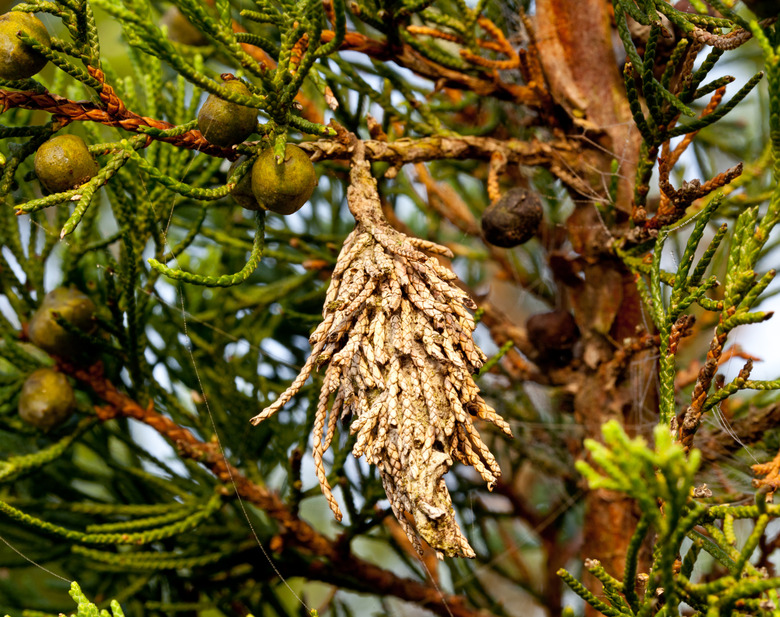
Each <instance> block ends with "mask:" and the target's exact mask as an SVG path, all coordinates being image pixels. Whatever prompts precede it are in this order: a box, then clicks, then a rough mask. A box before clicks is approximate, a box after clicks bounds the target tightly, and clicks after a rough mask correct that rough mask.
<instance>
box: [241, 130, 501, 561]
mask: <svg viewBox="0 0 780 617" xmlns="http://www.w3.org/2000/svg"><path fill="white" fill-rule="evenodd" d="M350 146H351V147H350V149H351V151H352V158H351V171H350V187H349V189H348V192H347V201H348V204H349V209H350V211H351V212H352V214H353V216H354V217H355V220H356V221H357V225H356V227H355V229H354V230H353V231H352V233H350V234H349V236H348V237H347V239H346V240H345V242H344V246H343V247H342V249H341V253H340V254H339V258H338V261H337V263H336V267H335V269H334V271H333V277H332V279H331V283H330V286H329V288H328V292H327V295H326V298H325V306H324V308H323V312H322V315H323V318H324V319H323V321H322V323H321V324H320V325H319V326H318V327H317V329H316V330H315V331H314V333H313V334H312V335H311V337H310V338H309V342H310V344H311V345H312V351H311V355H310V356H309V358H308V359H307V361H306V363H305V364H304V366H303V368H302V369H301V372H300V374H299V375H298V377H297V378H296V379H295V380H294V381H293V383H292V384H291V385H290V387H289V388H288V389H287V390H286V391H285V392H284V393H283V394H282V395H281V396H280V397H279V398H278V399H277V400H276V401H275V402H274V403H273V404H272V405H270V406H268V407H266V408H265V409H264V410H263V411H262V412H261V413H260V414H258V415H257V416H255V417H254V418H252V423H253V424H255V425H257V424H259V423H260V422H262V421H263V420H266V419H268V418H270V417H271V416H272V415H274V414H275V413H276V412H277V411H279V410H280V409H281V408H282V407H283V406H284V405H285V404H286V403H287V402H288V401H289V400H290V399H292V397H293V396H295V394H297V392H298V391H299V390H300V388H301V387H302V386H303V384H304V383H305V381H306V379H307V378H308V377H309V375H310V374H311V371H312V369H314V368H317V369H320V368H322V367H325V375H324V379H323V383H322V390H321V391H320V396H319V402H318V405H317V412H316V416H315V421H314V451H313V456H314V462H315V467H316V471H317V478H318V479H319V482H320V487H321V488H322V492H323V493H324V495H325V497H326V498H327V500H328V504H329V505H330V508H331V510H332V511H333V513H334V515H335V517H336V519H338V520H341V517H342V515H341V510H340V509H339V506H338V503H337V502H336V500H335V498H334V496H333V494H332V491H331V487H330V484H329V483H328V479H327V476H326V473H325V467H324V465H323V455H324V453H325V452H326V451H327V449H328V447H329V446H330V444H331V442H332V441H333V437H334V435H335V432H336V425H337V422H338V420H339V418H346V417H348V416H351V418H352V421H351V425H350V433H351V434H353V435H357V438H356V441H355V445H354V447H353V449H352V453H353V454H354V456H355V457H357V458H359V457H361V456H364V457H365V459H366V461H367V462H368V463H370V464H373V465H376V466H377V468H378V470H379V473H380V476H381V478H382V482H383V484H384V488H385V491H386V493H387V497H388V499H389V500H390V505H391V507H392V509H393V513H394V514H395V516H396V517H397V519H398V521H399V523H400V524H401V526H402V528H403V529H404V531H405V532H406V534H407V536H408V537H409V539H410V541H411V542H412V544H413V545H414V547H415V548H416V550H417V551H418V552H419V553H422V544H421V542H420V538H422V539H423V540H425V541H426V542H427V543H428V544H429V545H430V546H431V547H433V548H434V549H435V550H436V554H437V555H438V556H439V557H440V558H443V557H444V556H445V555H446V556H450V557H474V556H475V554H474V550H473V549H472V548H471V546H470V545H469V543H468V541H467V540H466V538H465V537H464V535H463V533H462V532H461V530H460V528H459V527H458V524H457V522H456V521H455V516H454V509H453V507H452V500H451V497H450V494H449V492H448V490H447V487H446V485H445V482H444V475H445V474H446V473H447V472H448V471H449V469H450V467H451V466H452V464H453V461H455V460H456V461H459V462H461V463H464V464H466V465H471V466H473V467H474V468H475V469H476V470H477V471H478V472H479V474H480V475H481V476H482V478H483V479H484V481H485V482H486V483H487V485H488V488H492V487H493V485H494V484H495V482H496V480H497V478H498V477H499V476H500V475H501V470H500V469H499V466H498V464H497V462H496V460H495V458H494V457H493V455H492V454H491V452H490V450H489V449H488V448H487V446H486V445H485V444H484V442H483V441H482V439H481V438H480V436H479V433H478V432H477V429H476V428H475V426H474V422H473V419H474V418H479V419H481V420H486V421H487V422H491V423H493V424H495V425H496V426H498V427H499V428H500V429H501V430H502V431H503V432H504V433H505V434H506V435H507V436H509V437H511V436H512V432H511V430H510V428H509V424H508V423H507V422H506V421H505V420H504V419H503V418H501V417H500V416H499V415H498V414H497V413H496V411H495V410H494V409H493V408H492V407H490V405H488V404H487V403H486V402H485V401H484V400H483V399H482V397H481V396H480V395H479V388H478V387H477V385H476V384H475V383H474V379H473V378H472V374H474V373H476V372H477V371H478V370H479V368H480V367H481V366H482V364H483V362H484V361H485V360H486V356H485V354H484V353H483V352H482V350H480V349H479V348H478V347H477V346H476V344H475V343H474V340H473V337H472V335H473V332H474V329H475V327H476V324H475V322H474V318H473V316H472V315H471V313H470V312H469V310H468V309H475V308H476V305H475V304H474V302H473V301H472V299H471V298H469V296H468V295H467V294H466V293H465V292H464V291H463V290H461V289H460V288H459V287H458V286H457V285H456V279H457V277H456V275H455V274H454V273H453V272H452V271H451V270H449V269H448V268H445V267H444V266H442V265H441V264H440V263H439V261H438V260H437V259H436V257H435V255H442V256H444V257H447V258H451V257H452V253H451V252H450V250H449V249H447V248H446V247H443V246H441V245H438V244H435V243H433V242H429V241H426V240H422V239H419V238H410V237H408V236H406V235H404V234H403V233H401V232H399V231H397V230H395V229H393V228H392V227H391V226H390V224H389V223H388V222H387V220H386V219H385V217H384V215H383V213H382V208H381V203H380V200H379V194H378V192H377V183H376V180H375V179H374V178H373V176H372V175H371V167H370V164H369V162H368V161H367V160H366V157H365V146H364V144H363V142H362V141H360V140H358V139H356V138H355V137H354V136H352V137H351V144H350ZM423 251H425V252H423ZM426 253H427V254H426ZM430 255H433V256H430ZM407 515H408V516H407Z"/></svg>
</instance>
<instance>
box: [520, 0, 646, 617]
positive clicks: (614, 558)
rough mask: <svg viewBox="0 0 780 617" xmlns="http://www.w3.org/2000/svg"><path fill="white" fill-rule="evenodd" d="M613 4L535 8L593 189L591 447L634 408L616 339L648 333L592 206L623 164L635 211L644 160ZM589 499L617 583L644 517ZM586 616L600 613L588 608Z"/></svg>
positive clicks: (584, 309) (587, 261) (553, 1)
mask: <svg viewBox="0 0 780 617" xmlns="http://www.w3.org/2000/svg"><path fill="white" fill-rule="evenodd" d="M608 5H609V3H608V2H606V1H605V0H583V1H582V2H569V1H567V0H539V1H538V2H537V3H536V7H537V33H536V38H537V41H538V44H539V49H540V56H541V59H542V63H543V65H544V70H545V74H546V77H547V80H548V85H549V89H550V93H551V95H552V97H553V99H554V100H555V101H556V103H557V104H558V105H559V106H560V107H561V108H562V109H564V110H566V112H567V113H568V114H569V116H570V117H571V122H570V125H571V127H572V128H571V129H570V130H569V133H570V134H571V135H576V134H581V135H582V136H583V137H585V139H584V140H583V152H584V154H583V159H584V160H585V161H587V164H589V165H590V166H591V167H592V169H593V173H592V174H591V175H590V177H589V178H588V180H589V182H590V184H591V187H592V191H590V192H589V193H588V194H587V195H585V197H587V198H588V199H585V200H583V199H582V197H583V195H579V196H577V197H578V199H577V201H576V203H577V204H578V205H577V208H576V210H575V212H574V213H573V214H572V216H571V217H570V219H569V221H568V225H567V226H568V232H569V238H570V240H571V242H572V245H573V247H574V248H575V250H576V251H577V252H578V253H579V255H578V257H577V258H576V259H574V260H571V261H572V268H573V269H576V271H578V272H579V273H580V274H581V277H579V279H578V280H577V279H575V280H574V281H571V282H570V287H569V299H570V302H571V305H572V308H573V311H574V315H575V318H576V320H577V324H578V326H579V327H580V330H581V332H582V335H583V343H584V346H583V347H584V351H583V355H582V358H583V367H582V370H581V371H580V372H579V373H578V375H577V377H576V383H575V388H576V395H575V398H574V411H575V415H576V416H577V418H578V420H579V421H580V422H581V423H582V425H583V426H584V427H585V433H586V436H588V437H590V438H594V439H600V436H601V435H600V432H601V426H602V425H603V424H604V422H606V421H607V420H609V419H611V418H617V419H619V420H621V421H622V422H624V423H626V420H627V415H630V414H631V413H632V411H633V410H634V409H635V404H636V401H634V400H633V393H632V387H631V383H630V378H629V376H628V371H626V370H625V366H624V365H621V364H619V363H617V362H615V361H614V360H613V358H614V356H615V352H616V347H617V344H616V343H615V341H621V340H622V338H623V337H625V336H633V335H634V334H635V328H636V327H637V326H641V325H642V321H641V311H640V309H639V302H638V298H637V295H636V289H635V287H634V285H633V281H632V279H631V277H630V275H629V273H628V272H627V271H626V270H625V268H624V267H623V265H622V263H620V262H619V260H617V259H615V258H614V257H613V256H612V255H611V254H610V253H611V252H610V241H611V236H610V232H609V230H608V229H607V228H606V226H605V225H604V223H603V221H602V220H601V218H600V216H599V214H598V212H597V211H596V209H595V208H594V203H596V202H597V201H599V200H603V199H604V198H605V197H606V195H605V186H607V185H608V177H609V174H610V166H611V164H612V160H613V158H617V159H618V160H619V161H620V168H619V174H620V176H621V183H620V185H619V192H618V203H617V204H616V205H617V210H618V211H619V212H618V216H619V213H620V212H624V213H625V212H629V211H630V209H631V203H630V195H631V191H632V189H631V186H632V181H633V177H634V174H635V170H636V162H637V157H638V153H639V139H638V135H637V133H636V130H635V129H634V128H633V125H632V122H631V116H630V111H629V109H628V102H627V100H626V97H625V93H624V87H623V81H622V78H621V75H620V73H619V70H618V64H617V59H616V58H615V55H614V51H613V47H612V28H611V23H610V12H609V8H608ZM613 153H614V154H613ZM575 262H576V263H575ZM651 366H652V365H651ZM653 370H654V367H653ZM648 379H653V375H652V373H650V374H647V375H644V376H643V377H642V381H643V383H647V382H646V381H645V380H648ZM650 389H651V390H653V388H652V387H651V388H650ZM585 499H586V513H585V523H584V531H583V547H582V557H583V558H595V559H599V560H600V561H601V563H602V564H603V565H604V567H605V568H606V570H607V571H608V572H610V573H611V574H613V575H614V576H616V577H618V578H621V577H622V572H623V569H624V567H625V559H624V556H625V553H626V547H627V544H628V542H629V539H630V538H631V534H632V533H633V531H634V529H635V528H636V524H637V521H638V513H637V512H636V511H635V509H634V508H633V507H632V504H631V502H630V500H626V499H625V498H621V497H619V496H618V495H616V494H614V493H611V492H609V491H604V490H599V491H590V492H588V493H587V495H586V498H585ZM640 571H641V566H640ZM597 584H598V583H597V581H596V580H595V579H592V578H591V579H590V580H586V585H587V586H588V587H589V588H591V589H592V590H594V591H596V590H597V588H598V587H597ZM588 614H596V612H594V611H592V610H591V609H589V612H588Z"/></svg>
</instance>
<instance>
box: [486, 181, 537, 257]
mask: <svg viewBox="0 0 780 617" xmlns="http://www.w3.org/2000/svg"><path fill="white" fill-rule="evenodd" d="M542 215H543V210H542V202H541V200H540V199H539V196H538V195H537V194H536V193H533V192H531V191H528V190H526V189H524V188H513V189H510V190H508V191H507V192H506V193H504V194H503V195H502V196H501V198H500V199H499V200H498V201H496V202H494V203H492V204H490V205H489V206H488V207H487V208H486V209H485V212H484V213H483V214H482V234H483V235H484V236H485V240H487V241H488V242H489V243H490V244H492V245H494V246H500V247H501V248H512V247H515V246H519V245H521V244H523V243H525V242H528V241H529V240H530V239H531V238H532V237H533V236H534V235H535V234H536V232H537V230H538V229H539V224H540V223H541V222H542Z"/></svg>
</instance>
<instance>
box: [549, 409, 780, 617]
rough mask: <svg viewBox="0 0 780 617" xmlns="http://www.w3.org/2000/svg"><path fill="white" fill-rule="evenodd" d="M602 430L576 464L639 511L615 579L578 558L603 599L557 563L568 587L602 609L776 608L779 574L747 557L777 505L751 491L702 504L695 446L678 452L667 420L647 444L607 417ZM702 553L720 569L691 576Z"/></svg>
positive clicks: (771, 611) (779, 511) (714, 611)
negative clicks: (736, 502) (746, 530)
mask: <svg viewBox="0 0 780 617" xmlns="http://www.w3.org/2000/svg"><path fill="white" fill-rule="evenodd" d="M602 430H603V436H604V443H603V444H602V443H599V442H596V441H593V440H587V441H586V442H585V446H586V447H587V449H588V450H589V451H590V454H591V457H592V459H593V461H594V463H595V466H594V465H591V464H589V463H586V462H585V461H579V462H578V463H577V469H578V470H579V471H580V472H581V473H582V474H583V476H585V478H586V479H587V480H588V484H589V485H590V487H591V488H593V489H608V490H611V491H615V492H618V493H621V494H625V495H627V496H630V497H631V498H632V499H634V500H636V502H637V503H638V504H639V507H640V509H641V512H642V517H641V519H640V521H639V524H638V526H637V529H636V532H635V534H634V536H633V538H632V539H631V543H630V545H629V550H628V552H627V554H626V568H625V572H624V576H623V578H622V580H620V579H616V578H613V577H612V576H611V575H610V574H609V573H607V572H606V571H605V569H604V567H603V566H602V565H601V564H600V563H599V562H598V561H596V560H587V561H586V562H585V567H586V569H587V570H588V571H589V572H590V573H591V574H592V575H593V576H594V577H595V578H596V579H598V580H599V581H600V582H601V584H602V585H603V591H604V596H605V597H606V599H607V602H604V601H603V600H601V599H599V598H598V597H597V596H595V595H594V594H593V593H591V592H590V591H588V589H587V588H585V587H584V586H583V585H582V584H580V583H579V582H578V581H577V580H576V579H575V578H574V577H572V576H571V574H569V573H568V572H567V571H566V570H563V569H562V570H560V571H559V575H560V576H561V577H562V578H563V579H564V580H565V581H566V582H567V583H568V584H569V585H570V586H571V587H572V589H573V590H574V591H575V592H576V593H577V594H579V595H580V596H581V597H582V598H583V599H584V600H585V601H586V602H588V604H590V605H591V606H593V607H594V608H595V609H596V610H598V611H600V612H601V613H602V614H604V615H615V616H617V615H631V616H633V615H651V614H655V613H656V612H657V611H658V610H659V608H660V609H661V610H663V611H665V614H679V613H678V605H679V603H680V602H685V603H687V604H688V605H689V606H691V607H692V608H693V609H694V610H695V611H698V612H697V613H696V614H701V615H708V616H710V615H731V614H733V611H734V609H735V607H736V606H740V607H748V606H749V607H751V608H753V610H757V611H758V612H757V614H760V615H776V614H777V610H776V609H775V608H774V606H775V605H774V603H773V600H776V598H777V595H776V589H777V587H778V586H780V578H778V577H771V576H768V575H767V573H766V571H762V570H759V569H757V568H755V567H754V566H753V565H751V563H750V561H749V560H750V557H751V555H752V554H753V551H754V550H755V549H756V546H757V544H758V542H759V540H760V538H761V536H762V534H763V533H764V531H765V530H766V527H767V525H768V523H769V521H770V520H772V519H775V518H777V517H778V516H780V506H777V505H769V504H767V500H766V494H765V492H759V493H758V494H757V495H756V503H755V505H754V506H730V505H710V506H707V505H704V503H703V502H702V497H703V496H704V494H705V493H704V492H702V493H701V494H699V491H697V490H696V488H695V486H694V484H695V481H696V473H697V471H698V469H699V464H700V459H701V453H700V452H699V451H698V450H692V451H691V452H689V453H688V454H686V452H685V450H684V449H683V447H682V446H681V445H680V444H679V443H676V442H675V441H674V440H673V439H672V435H671V434H670V433H669V430H668V428H667V427H665V426H663V425H659V426H657V427H656V428H655V430H654V432H653V437H654V446H653V447H652V448H651V447H649V446H648V444H647V443H646V441H645V440H644V439H643V438H641V437H637V438H634V439H631V438H629V437H628V436H627V435H626V433H625V431H624V429H623V427H621V426H620V424H618V423H617V422H614V421H612V422H608V423H607V424H605V425H604V426H603V429H602ZM740 519H748V520H751V521H752V530H751V533H750V534H749V536H748V537H747V539H745V540H744V541H742V542H738V541H737V539H736V536H735V535H734V530H733V526H734V522H735V521H736V520H740ZM705 530H706V533H705ZM649 532H652V533H653V534H654V541H653V552H652V561H651V565H650V570H649V572H648V573H647V574H642V575H639V576H638V575H637V563H638V561H637V560H638V555H639V551H640V546H641V545H642V543H643V542H644V541H645V539H646V537H647V534H648V533H649ZM705 555H709V556H711V557H712V558H714V559H715V560H716V561H717V562H719V563H720V565H722V566H723V567H724V568H725V569H726V574H724V575H723V576H722V577H719V578H716V579H714V580H710V581H708V582H699V583H695V582H692V580H691V577H692V573H693V571H694V568H696V566H697V564H700V560H703V558H704V556H705ZM640 577H641V578H640Z"/></svg>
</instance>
